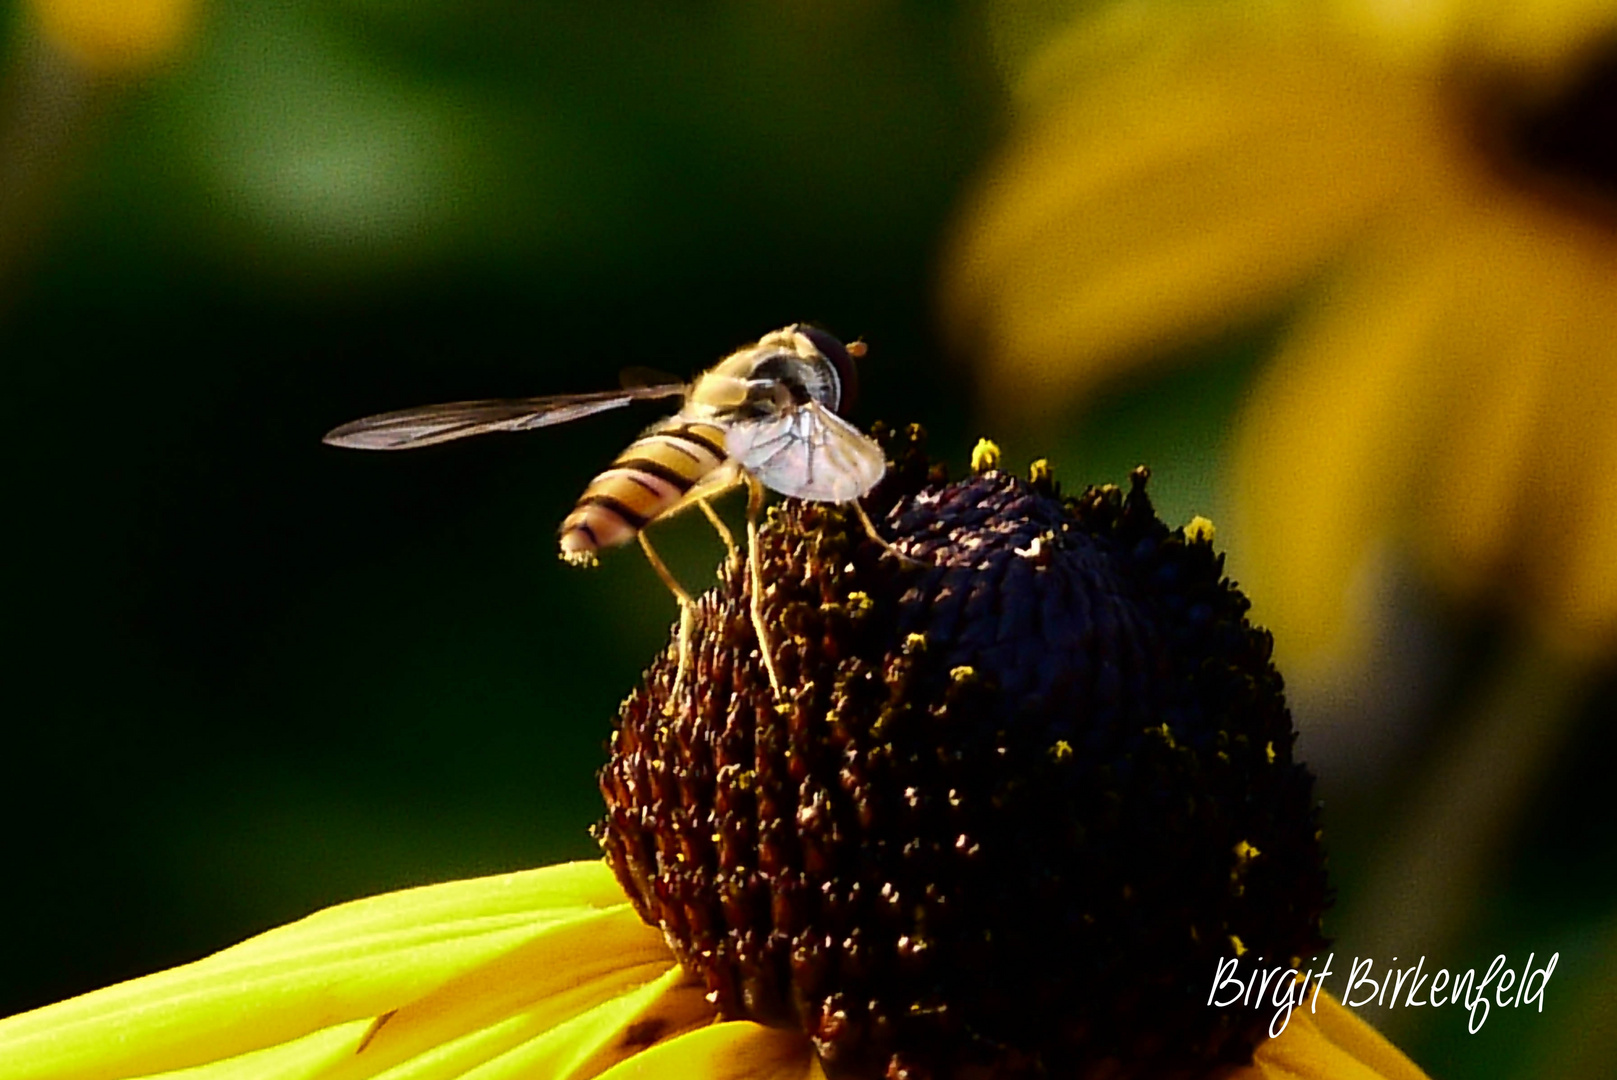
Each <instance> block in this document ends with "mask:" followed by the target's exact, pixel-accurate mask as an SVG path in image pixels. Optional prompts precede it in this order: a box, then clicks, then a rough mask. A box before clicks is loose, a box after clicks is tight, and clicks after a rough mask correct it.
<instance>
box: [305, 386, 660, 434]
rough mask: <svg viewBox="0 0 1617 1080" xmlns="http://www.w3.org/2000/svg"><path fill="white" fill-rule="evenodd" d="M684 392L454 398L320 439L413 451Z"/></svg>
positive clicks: (384, 416) (350, 426) (637, 390)
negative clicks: (471, 436) (471, 399)
mask: <svg viewBox="0 0 1617 1080" xmlns="http://www.w3.org/2000/svg"><path fill="white" fill-rule="evenodd" d="M684 392H685V391H684V387H683V386H682V385H672V384H662V385H658V386H643V387H631V388H628V389H624V390H607V391H602V392H600V393H594V394H560V395H556V396H552V397H537V398H511V399H505V400H487V401H455V402H450V403H448V404H445V405H427V406H424V407H422V408H419V409H402V410H400V411H398V412H388V413H380V414H378V415H376V416H367V417H365V418H364V419H361V420H355V421H353V422H352V423H348V424H344V425H342V426H341V427H338V428H333V429H332V430H331V431H330V432H328V433H327V434H326V437H325V442H327V443H330V444H331V445H332V446H343V447H348V448H351V449H356V450H413V449H416V448H417V447H422V446H432V445H434V444H435V443H441V442H448V441H450V440H451V439H463V438H466V437H467V436H470V435H483V434H486V433H488V432H492V431H528V430H531V429H533V428H540V427H549V426H550V425H552V424H564V423H567V422H568V421H570V420H579V419H582V418H583V417H586V416H593V415H595V414H596V413H599V412H606V411H607V410H609V409H618V408H622V407H623V406H625V405H628V404H629V403H630V402H633V401H648V400H652V399H655V398H667V397H675V396H680V395H683V394H684Z"/></svg>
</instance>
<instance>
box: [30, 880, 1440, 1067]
mask: <svg viewBox="0 0 1617 1080" xmlns="http://www.w3.org/2000/svg"><path fill="white" fill-rule="evenodd" d="M1319 1001H1320V1008H1319V1013H1318V1015H1311V1014H1310V1013H1309V1012H1308V1011H1307V1010H1305V1009H1301V1010H1298V1011H1297V1012H1296V1013H1295V1014H1294V1015H1293V1018H1292V1020H1291V1023H1290V1025H1289V1026H1288V1028H1287V1029H1286V1031H1285V1033H1284V1034H1282V1035H1281V1036H1280V1037H1279V1038H1277V1039H1274V1040H1271V1041H1270V1042H1268V1043H1265V1044H1264V1045H1263V1046H1262V1047H1260V1048H1259V1050H1258V1053H1257V1059H1256V1060H1255V1061H1254V1062H1253V1064H1252V1065H1251V1066H1250V1067H1248V1068H1246V1069H1242V1070H1239V1071H1238V1072H1237V1073H1235V1074H1234V1076H1236V1077H1243V1078H1244V1077H1252V1078H1257V1077H1274V1078H1279V1077H1288V1078H1292V1077H1301V1078H1314V1077H1319V1078H1322V1080H1323V1078H1327V1077H1329V1078H1348V1077H1353V1078H1371V1077H1384V1078H1386V1080H1416V1078H1419V1077H1420V1076H1421V1073H1420V1071H1419V1070H1418V1069H1416V1068H1415V1067H1414V1066H1413V1065H1411V1064H1410V1063H1409V1061H1408V1060H1407V1059H1406V1058H1405V1057H1404V1056H1403V1055H1402V1054H1400V1053H1399V1052H1398V1051H1397V1050H1396V1049H1395V1048H1394V1047H1393V1046H1392V1045H1391V1044H1389V1043H1387V1042H1386V1041H1385V1040H1384V1039H1382V1038H1381V1037H1380V1036H1379V1035H1377V1034H1376V1033H1375V1032H1374V1031H1373V1030H1371V1029H1370V1028H1369V1027H1367V1026H1365V1025H1364V1024H1363V1023H1362V1022H1360V1021H1359V1020H1357V1019H1356V1018H1355V1017H1354V1016H1353V1015H1352V1014H1351V1013H1350V1012H1349V1011H1348V1010H1346V1009H1343V1008H1342V1007H1341V1006H1340V1005H1338V1004H1337V1003H1335V1002H1334V1001H1332V1000H1330V999H1329V998H1328V997H1326V996H1325V995H1323V994H1322V995H1321V996H1320V999H1319ZM176 1070H186V1071H185V1072H184V1073H183V1074H181V1075H183V1077H184V1080H225V1078H248V1077H251V1078H254V1080H262V1078H267V1077H275V1078H287V1080H290V1078H293V1077H295V1078H297V1080H323V1078H327V1077H330V1078H336V1077H341V1078H343V1080H362V1078H365V1077H373V1076H381V1075H384V1074H385V1075H387V1076H388V1077H390V1078H401V1080H402V1078H404V1077H408V1078H410V1080H447V1078H450V1077H468V1078H473V1077H475V1078H476V1080H506V1078H516V1077H522V1078H525V1080H540V1078H544V1080H563V1078H566V1080H587V1078H590V1077H603V1078H607V1080H620V1078H627V1077H644V1078H656V1077H669V1078H671V1080H672V1078H680V1080H684V1078H720V1077H734V1078H736V1080H765V1078H769V1080H774V1078H780V1080H787V1078H791V1080H804V1078H815V1077H822V1078H823V1076H824V1074H823V1072H822V1071H821V1070H820V1067H819V1064H818V1062H817V1060H816V1058H815V1057H814V1054H813V1051H812V1049H811V1047H810V1044H809V1040H808V1038H807V1036H805V1035H803V1034H802V1033H801V1032H796V1031H786V1030H782V1029H778V1028H768V1027H764V1026H762V1025H760V1024H754V1023H749V1022H745V1021H737V1022H729V1023H721V1022H718V1021H716V1019H715V1014H714V1009H713V1006H711V1005H710V1004H708V1002H707V1000H706V998H705V996H704V995H703V992H702V989H701V987H700V986H699V985H698V984H696V983H694V982H692V981H691V980H689V979H687V978H686V977H685V976H684V974H683V972H682V971H681V970H680V968H679V967H678V965H677V964H676V963H675V961H674V957H673V954H672V953H671V952H670V951H669V948H668V946H667V945H666V944H664V942H663V940H662V935H661V934H659V933H657V932H656V931H655V930H652V929H650V928H649V927H647V926H646V925H645V924H643V923H642V922H641V921H640V919H639V917H638V916H637V915H636V914H635V913H634V910H633V908H632V907H631V906H630V904H629V902H628V900H627V899H626V898H625V897H624V895H623V893H622V891H621V890H620V889H619V888H618V884H617V882H616V880H615V879H614V878H613V876H612V873H611V871H609V870H608V869H607V868H606V867H605V865H604V864H602V863H598V862H579V863H567V864H563V865H560V866H552V867H546V868H544V869H540V870H530V871H526V872H524V873H517V874H504V875H499V876H496V877H486V878H477V879H474V880H471V881H457V882H451V883H449V884H445V885H430V886H426V887H424V888H418V889H407V890H404V891H402V892H395V893H388V894H386V895H383V896H377V897H372V898H370V899H367V900H357V901H354V902H352V903H348V904H341V905H339V906H337V907H334V908H329V909H327V910H325V911H322V912H319V913H317V914H314V915H311V916H309V917H308V918H306V919H302V920H300V921H298V922H295V923H292V924H291V925H289V926H283V927H280V928H279V929H276V930H271V931H270V932H269V933H266V934H261V935H259V936H258V937H255V938H252V939H250V940H248V941H245V942H242V943H241V944H240V945H236V946H234V947H232V948H229V949H226V950H224V951H223V952H220V953H216V954H214V955H213V956H210V957H208V958H206V959H204V960H199V961H197V962H196V963H194V964H187V965H185V966H183V967H178V968H174V969H173V970H170V971H164V972H160V973H158V974H155V975H149V976H146V977H145V978H140V979H135V980H132V981H130V982H127V983H122V984H119V985H117V986H111V987H108V988H106V989H104V990H98V991H95V992H94V993H90V994H86V995H84V996H83V997H79V998H74V999H73V1000H71V1001H64V1002H61V1003H60V1004H57V1005H51V1006H47V1007H46V1008H43V1009H39V1010H36V1011H34V1012H31V1013H24V1014H22V1015H20V1016H13V1017H10V1018H9V1019H6V1020H0V1080H57V1078H59V1080H121V1078H124V1077H147V1076H154V1075H159V1074H165V1073H172V1072H174V1071H176ZM176 1080H178V1078H176ZM1232 1080H1233V1078H1232Z"/></svg>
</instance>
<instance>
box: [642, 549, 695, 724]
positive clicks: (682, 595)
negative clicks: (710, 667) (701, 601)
mask: <svg viewBox="0 0 1617 1080" xmlns="http://www.w3.org/2000/svg"><path fill="white" fill-rule="evenodd" d="M636 536H637V537H638V538H639V540H640V550H641V551H644V552H645V553H646V561H647V562H649V563H650V564H651V568H652V569H653V570H655V571H657V576H658V577H660V578H662V579H663V584H664V585H666V586H668V591H669V592H671V593H673V594H674V599H675V600H677V601H679V670H678V672H677V673H676V674H675V675H674V691H673V693H672V694H670V695H669V697H670V699H676V698H678V697H679V691H680V688H681V686H682V685H683V684H684V682H685V670H686V668H687V667H688V666H689V664H690V659H691V630H692V628H693V627H694V626H695V625H696V602H695V601H694V600H692V599H691V594H690V593H688V592H686V591H685V589H684V587H683V586H682V585H680V583H679V581H678V580H677V579H676V578H675V577H674V575H673V574H672V573H670V572H669V570H668V565H667V564H666V563H664V562H663V560H662V557H661V556H660V555H658V554H657V549H656V548H654V547H652V546H651V541H650V540H648V539H646V533H645V530H643V529H642V530H641V531H640V532H639V533H637V534H636Z"/></svg>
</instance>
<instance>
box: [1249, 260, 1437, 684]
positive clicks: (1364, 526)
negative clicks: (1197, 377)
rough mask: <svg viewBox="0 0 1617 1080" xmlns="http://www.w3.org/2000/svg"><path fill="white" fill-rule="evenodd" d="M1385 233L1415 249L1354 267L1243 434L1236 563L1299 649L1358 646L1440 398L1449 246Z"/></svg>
mask: <svg viewBox="0 0 1617 1080" xmlns="http://www.w3.org/2000/svg"><path fill="white" fill-rule="evenodd" d="M1436 232H1437V234H1438V235H1441V233H1442V230H1441V229H1438V230H1436ZM1389 243H1393V244H1395V245H1396V246H1402V245H1405V244H1407V245H1408V249H1407V250H1404V251H1403V252H1402V253H1401V254H1399V255H1398V256H1397V257H1396V258H1389V257H1386V255H1385V253H1384V252H1378V254H1379V255H1381V256H1382V257H1367V258H1366V259H1365V260H1364V261H1363V263H1362V264H1360V265H1358V266H1357V267H1356V268H1355V269H1354V270H1353V271H1352V272H1351V273H1348V274H1346V275H1344V278H1343V282H1342V285H1341V288H1340V291H1339V292H1338V293H1337V294H1336V295H1334V296H1332V297H1331V298H1330V299H1329V300H1328V302H1324V303H1321V304H1320V305H1319V306H1318V307H1317V308H1316V309H1315V310H1314V311H1313V312H1312V315H1311V319H1310V321H1309V322H1308V323H1307V324H1305V325H1304V326H1303V327H1301V328H1300V329H1299V332H1298V333H1296V334H1295V335H1294V336H1293V337H1292V338H1291V340H1290V341H1289V342H1288V343H1287V345H1286V346H1285V347H1284V348H1283V350H1282V352H1281V354H1280V355H1279V356H1278V357H1277V358H1276V359H1275V361H1274V363H1273V366H1272V367H1271V368H1270V370H1269V371H1268V372H1267V373H1266V374H1265V375H1264V377H1262V378H1261V379H1260V380H1259V382H1258V385H1257V386H1256V387H1255V389H1254V391H1253V395H1252V399H1251V401H1250V402H1249V404H1248V406H1247V407H1246V409H1245V412H1244V415H1243V417H1242V419H1241V422H1240V428H1239V433H1238V437H1237V439H1236V443H1235V447H1234V453H1233V460H1232V473H1233V475H1232V487H1233V497H1234V505H1233V517H1234V521H1233V522H1232V527H1231V528H1230V529H1229V530H1227V531H1226V533H1225V535H1226V536H1227V537H1229V545H1230V551H1231V555H1230V562H1231V567H1232V571H1233V573H1234V574H1235V576H1236V577H1238V578H1239V579H1240V580H1241V581H1242V583H1243V585H1244V586H1246V587H1247V589H1248V592H1249V595H1250V596H1251V597H1252V600H1253V614H1254V617H1255V618H1256V619H1257V620H1258V621H1259V622H1261V623H1263V624H1265V625H1267V626H1268V627H1269V628H1270V629H1272V630H1274V631H1275V638H1276V644H1277V649H1278V650H1280V651H1283V652H1285V653H1287V654H1289V655H1290V656H1291V657H1293V658H1298V657H1308V656H1310V655H1311V654H1312V655H1313V656H1315V657H1316V658H1317V657H1319V656H1320V655H1321V653H1322V652H1330V653H1337V654H1340V653H1342V652H1346V651H1349V650H1351V649H1353V648H1356V647H1359V646H1362V644H1363V642H1364V640H1365V639H1364V634H1365V632H1366V630H1367V629H1368V627H1367V626H1366V625H1365V621H1364V618H1363V615H1364V612H1362V611H1358V610H1355V609H1354V608H1353V606H1352V605H1351V604H1350V595H1349V594H1350V587H1351V586H1352V585H1353V584H1354V583H1355V582H1356V581H1357V580H1359V579H1361V578H1362V575H1363V573H1364V571H1365V569H1366V563H1367V560H1368V559H1369V558H1371V557H1372V556H1374V555H1376V554H1378V552H1377V545H1378V543H1380V542H1382V541H1383V540H1384V539H1385V537H1386V536H1387V534H1388V532H1389V530H1390V528H1391V523H1392V522H1393V521H1394V520H1395V518H1396V516H1397V514H1398V512H1399V511H1400V510H1401V509H1402V497H1403V493H1404V491H1405V490H1406V485H1407V483H1408V481H1409V478H1410V476H1411V475H1412V474H1413V473H1414V471H1415V470H1416V469H1417V467H1418V466H1419V464H1420V462H1419V461H1418V460H1417V457H1416V454H1415V451H1416V449H1417V448H1418V447H1419V446H1420V444H1421V441H1422V439H1423V433H1424V432H1425V431H1426V430H1427V428H1428V425H1429V420H1430V417H1431V415H1432V413H1433V412H1434V411H1435V410H1436V409H1438V408H1440V399H1439V395H1438V394H1437V393H1436V392H1435V389H1436V387H1437V386H1439V385H1440V384H1441V373H1440V372H1437V371H1435V370H1434V368H1433V365H1431V364H1430V363H1428V359H1429V357H1428V352H1427V346H1428V344H1429V343H1430V341H1431V334H1432V332H1433V329H1434V327H1435V326H1436V325H1437V322H1438V319H1439V317H1440V315H1441V313H1442V312H1443V311H1444V310H1445V309H1446V308H1447V306H1448V304H1449V302H1450V300H1451V298H1452V291H1451V290H1452V288H1453V283H1452V280H1451V279H1450V277H1449V268H1448V266H1447V265H1446V261H1445V259H1444V258H1443V256H1442V251H1443V247H1442V245H1441V243H1440V242H1439V241H1438V239H1437V238H1436V236H1429V235H1426V234H1415V235H1408V234H1406V235H1402V236H1400V237H1397V238H1395V239H1389ZM1422 245H1424V246H1425V247H1426V248H1427V250H1426V251H1425V252H1424V253H1422V252H1419V251H1417V250H1415V249H1417V248H1418V247H1420V246H1422ZM1384 266H1390V267H1395V268H1397V269H1398V272H1396V273H1394V272H1392V271H1390V270H1384V269H1383V267H1384ZM1287 662H1288V661H1282V662H1281V665H1282V666H1286V663H1287Z"/></svg>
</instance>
